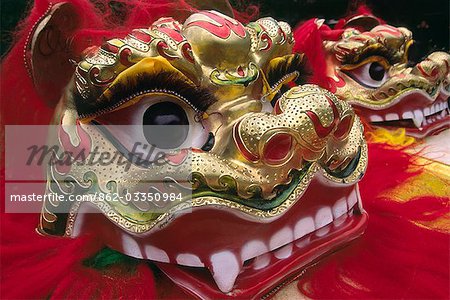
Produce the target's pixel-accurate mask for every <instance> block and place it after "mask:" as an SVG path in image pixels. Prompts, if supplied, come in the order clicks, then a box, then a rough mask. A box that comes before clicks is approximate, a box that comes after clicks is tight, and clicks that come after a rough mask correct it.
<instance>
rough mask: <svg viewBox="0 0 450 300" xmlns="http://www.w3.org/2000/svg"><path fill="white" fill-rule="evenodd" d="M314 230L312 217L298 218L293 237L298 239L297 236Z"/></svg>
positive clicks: (299, 236)
mask: <svg viewBox="0 0 450 300" xmlns="http://www.w3.org/2000/svg"><path fill="white" fill-rule="evenodd" d="M314 230H315V227H314V219H313V218H312V217H306V218H303V219H300V221H298V222H297V224H295V227H294V238H295V239H296V240H298V239H299V238H301V237H303V236H305V235H307V234H308V233H311V232H313V231H314Z"/></svg>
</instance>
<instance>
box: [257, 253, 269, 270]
mask: <svg viewBox="0 0 450 300" xmlns="http://www.w3.org/2000/svg"><path fill="white" fill-rule="evenodd" d="M270 258H271V254H270V253H264V254H263V255H260V256H257V257H256V258H255V261H254V262H253V269H255V270H260V269H262V268H265V267H267V266H268V265H269V263H270Z"/></svg>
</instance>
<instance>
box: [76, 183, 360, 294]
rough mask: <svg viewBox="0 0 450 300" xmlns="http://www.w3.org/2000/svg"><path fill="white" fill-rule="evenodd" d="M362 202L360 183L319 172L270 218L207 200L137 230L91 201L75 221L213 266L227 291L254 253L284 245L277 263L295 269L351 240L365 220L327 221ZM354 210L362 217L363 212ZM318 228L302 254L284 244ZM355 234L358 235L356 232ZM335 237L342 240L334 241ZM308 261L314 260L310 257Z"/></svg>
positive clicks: (137, 250)
mask: <svg viewBox="0 0 450 300" xmlns="http://www.w3.org/2000/svg"><path fill="white" fill-rule="evenodd" d="M359 202H360V200H359V194H358V192H357V187H356V185H352V186H346V187H342V186H339V187H337V186H332V185H330V184H324V183H323V179H318V178H314V179H313V180H312V182H311V183H310V185H309V187H308V188H307V190H306V191H305V193H304V194H303V196H301V198H300V199H299V200H298V201H297V202H296V203H295V204H294V205H293V206H292V207H291V208H290V209H289V210H287V211H286V212H285V213H284V214H282V215H281V216H277V217H272V218H270V219H263V220H262V219H261V218H256V217H252V216H250V215H247V214H245V213H243V212H241V211H238V210H235V209H231V208H223V207H222V208H219V207H217V206H214V205H207V206H202V207H194V208H192V210H191V211H184V212H180V213H177V214H176V215H173V216H172V217H170V218H168V219H167V220H166V221H162V222H161V223H160V224H157V225H156V226H155V227H154V228H153V229H152V230H150V231H149V232H148V233H140V234H139V235H134V234H130V233H127V232H125V231H123V230H122V229H120V228H119V227H117V226H115V225H114V224H113V223H112V222H110V221H109V220H108V219H107V218H106V217H105V216H104V215H103V214H99V213H87V212H94V211H96V210H97V211H98V209H97V208H94V207H92V206H88V205H86V206H84V207H83V206H82V207H80V209H79V210H78V212H79V216H80V215H82V217H81V218H78V217H77V219H76V221H75V223H76V224H75V227H76V228H77V229H76V230H75V232H89V231H95V232H96V233H97V234H98V235H99V237H100V238H101V239H102V240H103V241H104V242H105V244H107V245H108V246H110V247H111V248H113V249H116V250H118V251H120V252H122V253H125V254H127V255H130V256H134V257H137V258H144V259H149V260H155V261H159V262H163V263H169V264H171V265H174V266H175V265H178V266H179V265H184V266H190V267H197V269H198V268H201V269H204V270H207V269H209V270H210V272H211V273H212V274H213V277H214V279H215V281H216V283H217V285H215V287H214V289H215V291H216V292H217V293H222V295H224V293H227V292H229V291H230V290H231V289H233V290H234V289H236V285H235V284H234V282H235V281H234V280H239V278H240V277H241V275H242V274H241V271H242V270H245V268H246V266H247V265H248V262H249V261H251V260H252V259H254V258H255V257H257V258H256V259H255V262H257V261H258V257H259V256H261V255H264V254H265V253H270V252H274V253H275V254H274V255H275V256H276V255H277V254H276V253H278V251H285V252H284V254H279V253H278V255H279V256H283V257H284V256H286V257H285V258H286V260H285V259H281V260H280V262H278V263H277V264H276V265H277V266H278V267H277V268H280V270H281V269H282V268H283V267H282V265H284V264H287V267H286V268H288V269H289V270H290V269H296V268H295V267H294V265H293V264H292V263H288V262H290V261H296V262H299V261H302V260H303V259H306V258H307V257H309V258H311V257H314V258H316V257H317V256H318V255H316V254H319V255H321V254H323V253H325V252H327V251H329V250H330V249H334V247H335V246H336V245H337V244H339V243H340V242H342V241H341V238H340V237H339V236H341V235H342V236H343V237H347V238H344V240H345V241H348V236H347V235H346V234H345V232H347V231H349V232H353V231H354V230H356V229H354V228H356V227H358V228H359V229H358V230H357V232H358V235H359V234H361V233H362V230H363V229H361V228H362V225H361V222H353V221H351V222H350V221H348V222H349V223H348V222H347V221H346V222H344V224H347V223H348V226H347V225H345V226H340V227H336V228H335V227H333V226H331V227H329V228H328V229H327V226H329V225H330V224H332V223H333V222H337V221H339V220H340V218H342V216H344V215H346V214H349V211H352V210H355V211H357V210H358V207H359V205H360V204H359ZM355 216H360V217H361V215H360V214H359V213H356V214H355ZM355 216H353V217H355ZM353 217H352V218H349V219H353ZM362 223H365V221H364V222H362ZM335 229H336V233H335ZM314 234H315V235H317V237H320V239H318V240H317V241H316V242H314V243H311V245H310V247H309V248H308V251H307V253H306V254H302V253H303V250H302V249H300V248H299V249H297V248H295V249H290V250H289V249H287V250H286V249H285V250H282V248H283V247H284V246H286V247H289V246H288V245H289V244H293V243H295V242H296V241H298V240H300V239H302V238H304V237H307V236H308V235H310V236H311V235H314ZM75 235H76V234H75ZM328 236H332V237H330V240H328V239H327V238H326V237H328ZM351 237H352V238H354V237H355V236H354V235H353V234H351ZM322 238H325V239H322ZM335 240H336V241H340V242H339V243H337V244H335V243H334V241H335ZM322 242H323V243H325V244H326V245H327V246H326V247H325V248H323V249H324V250H323V251H318V252H315V249H319V250H320V249H322V248H321V247H322V246H321V245H322V244H323V243H322ZM293 248H294V247H293ZM296 249H297V250H296ZM294 250H295V251H294ZM286 253H288V254H286ZM294 254H295V255H294ZM305 255H306V256H305ZM291 257H292V258H291ZM295 257H297V258H295ZM288 258H289V259H288ZM223 261H226V262H227V264H226V265H224V266H222V265H221V264H222V262H223ZM274 262H275V261H274ZM308 262H310V260H306V261H305V263H308ZM271 264H272V263H271ZM296 265H298V264H296ZM300 265H304V264H300ZM222 268H225V269H226V268H228V269H229V270H228V271H227V272H228V273H225V274H223V273H221V274H219V273H220V272H219V271H218V270H219V269H222ZM256 273H257V272H256ZM256 273H255V274H256ZM274 274H275V273H274ZM227 276H228V277H227ZM230 276H231V277H233V276H234V277H233V278H230ZM255 276H256V275H255ZM280 276H282V274H281V273H277V275H274V278H273V281H274V282H275V281H277V280H279V279H280V278H281V277H280ZM236 277H237V279H236ZM275 277H276V278H275ZM236 282H239V281H236ZM216 283H215V284H216ZM266 283H267V284H269V282H266ZM211 288H212V287H211ZM220 290H221V291H220Z"/></svg>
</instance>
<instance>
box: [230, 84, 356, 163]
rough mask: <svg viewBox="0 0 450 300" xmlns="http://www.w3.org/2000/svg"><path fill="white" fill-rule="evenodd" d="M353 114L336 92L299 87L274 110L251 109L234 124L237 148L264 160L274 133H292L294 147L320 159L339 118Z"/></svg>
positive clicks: (304, 154)
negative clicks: (256, 110) (255, 110)
mask: <svg viewBox="0 0 450 300" xmlns="http://www.w3.org/2000/svg"><path fill="white" fill-rule="evenodd" d="M348 116H350V117H351V119H350V120H353V111H352V110H351V108H350V107H349V106H348V105H347V104H345V103H342V102H340V101H339V100H338V99H337V98H336V97H335V96H334V95H333V94H331V93H329V92H328V91H325V90H323V89H321V88H319V87H316V86H312V85H306V86H303V87H296V88H293V89H291V90H290V91H288V92H287V93H285V94H284V95H283V96H282V98H280V99H279V100H278V103H277V105H276V106H275V109H274V113H273V114H270V113H252V114H249V115H247V116H245V117H244V118H243V119H242V120H241V121H240V122H239V123H238V124H236V125H235V128H234V132H233V134H234V140H235V143H236V145H237V147H238V149H239V150H240V151H241V153H243V155H244V156H245V157H246V158H247V159H248V160H251V161H263V160H264V157H262V154H263V153H264V149H265V145H266V144H267V143H268V142H269V140H270V139H272V138H273V137H274V136H275V135H280V134H281V135H282V134H284V135H289V136H291V137H292V138H293V139H294V140H295V142H296V144H297V145H294V144H293V145H291V151H294V148H295V152H296V153H295V154H296V155H300V156H302V158H304V159H306V160H310V161H312V160H317V159H319V158H320V157H321V156H322V155H323V153H324V150H325V148H326V147H327V144H328V143H329V142H330V140H332V139H337V138H335V137H333V132H334V131H335V128H336V127H337V125H338V124H339V122H340V120H343V119H344V118H346V117H348ZM352 122H353V121H351V122H350V123H348V122H347V123H348V124H347V126H349V128H348V130H345V129H344V130H343V134H341V135H339V139H341V140H344V139H345V138H346V135H347V134H348V132H349V129H350V127H351V126H352Z"/></svg>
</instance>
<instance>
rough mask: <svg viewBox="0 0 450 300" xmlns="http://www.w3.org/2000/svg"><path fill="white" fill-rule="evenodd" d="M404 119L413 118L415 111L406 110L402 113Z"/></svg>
mask: <svg viewBox="0 0 450 300" xmlns="http://www.w3.org/2000/svg"><path fill="white" fill-rule="evenodd" d="M402 118H403V119H412V118H414V116H413V113H412V112H410V111H405V112H404V113H403V115H402Z"/></svg>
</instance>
